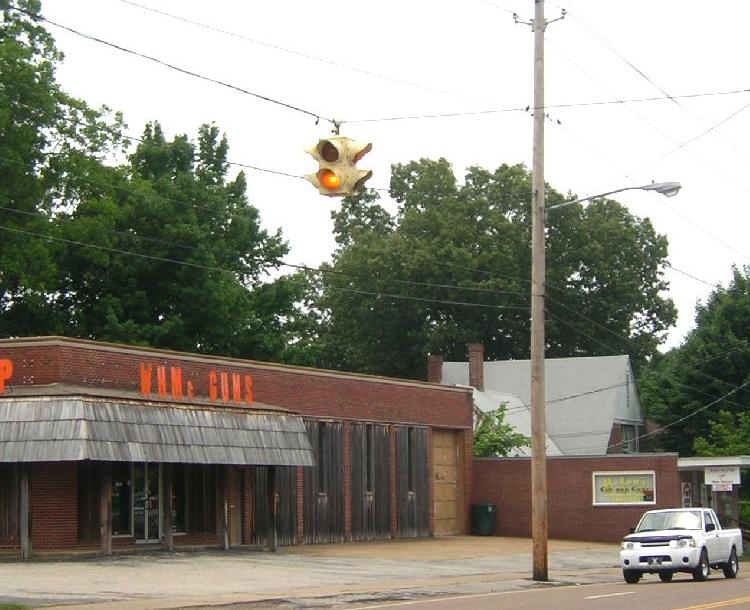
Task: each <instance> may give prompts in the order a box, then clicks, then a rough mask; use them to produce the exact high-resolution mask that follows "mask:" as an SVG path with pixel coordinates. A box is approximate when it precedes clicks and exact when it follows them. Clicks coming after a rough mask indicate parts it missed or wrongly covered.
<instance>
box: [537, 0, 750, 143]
mask: <svg viewBox="0 0 750 610" xmlns="http://www.w3.org/2000/svg"><path fill="white" fill-rule="evenodd" d="M552 4H555V3H554V2H552ZM567 14H568V15H569V16H571V17H572V18H573V20H574V21H575V22H577V23H579V24H580V25H581V26H582V27H583V28H584V29H585V30H586V31H587V32H588V33H589V34H590V35H591V36H593V37H594V38H595V39H596V40H597V41H598V42H599V43H600V44H602V46H604V47H605V48H606V49H608V50H609V51H610V52H611V53H613V54H614V55H615V56H616V57H617V58H618V59H620V60H621V61H622V62H623V63H624V64H625V65H626V66H628V67H629V68H630V69H631V70H633V71H634V72H635V73H636V74H637V75H638V76H639V77H641V78H642V79H643V80H645V81H646V82H647V83H649V84H650V85H651V86H653V87H654V88H655V89H656V90H657V91H659V92H660V93H662V94H663V95H665V96H666V97H667V98H668V99H669V100H670V101H672V102H673V103H674V104H675V105H676V106H677V107H678V108H680V110H682V111H683V112H684V113H685V114H687V115H688V116H690V117H691V118H693V119H694V120H696V121H698V122H699V123H701V124H702V125H703V126H704V127H708V126H709V124H708V122H706V121H705V120H704V119H703V118H702V117H700V116H699V115H697V114H696V113H694V112H693V111H691V110H690V109H689V108H688V107H687V106H685V104H682V103H681V102H680V101H679V100H680V98H679V97H678V96H673V95H671V94H670V93H668V92H667V91H666V89H664V87H662V86H661V85H659V84H658V83H657V82H656V81H654V80H653V79H652V78H651V77H649V76H648V75H647V74H646V73H645V71H644V70H641V69H640V68H639V67H638V66H636V65H635V64H634V63H633V62H632V61H630V60H629V59H628V58H627V57H625V56H624V55H623V54H622V53H621V52H620V51H618V50H617V49H615V48H614V47H613V46H612V45H611V44H610V43H609V41H608V40H607V39H606V37H605V36H603V35H601V34H600V33H598V32H597V31H596V30H594V28H593V27H592V26H591V25H590V24H588V23H587V22H586V20H584V19H583V18H582V17H581V16H580V14H578V12H577V11H567ZM723 139H724V140H726V141H727V142H729V143H730V144H731V145H732V146H733V147H734V148H735V150H738V151H739V152H741V153H742V154H743V155H745V156H747V154H748V153H747V151H745V150H744V149H743V148H742V147H741V146H740V145H739V144H737V143H736V142H735V141H734V140H732V139H731V138H728V137H726V136H723Z"/></svg>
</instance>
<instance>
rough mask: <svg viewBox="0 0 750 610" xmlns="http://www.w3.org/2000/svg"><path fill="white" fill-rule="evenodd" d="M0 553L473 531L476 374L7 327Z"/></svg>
mask: <svg viewBox="0 0 750 610" xmlns="http://www.w3.org/2000/svg"><path fill="white" fill-rule="evenodd" d="M0 424H2V425H0V549H4V550H6V551H7V552H10V553H14V554H15V553H20V554H21V555H22V556H23V557H28V556H30V555H31V554H32V552H36V551H44V550H52V549H86V548H90V549H101V551H102V552H104V553H109V552H111V550H112V548H113V547H114V548H145V547H147V546H149V545H163V546H165V547H166V548H173V547H175V546H181V545H195V544H204V545H206V544H212V545H219V546H220V547H222V548H227V547H229V546H235V545H266V546H271V547H275V545H276V544H279V543H280V544H295V543H301V542H307V543H315V542H335V541H347V540H364V539H373V538H395V537H405V536H425V535H432V534H451V533H464V532H466V531H467V530H468V515H469V504H468V503H469V501H470V498H471V485H472V459H471V447H472V398H471V391H470V389H468V388H456V387H447V386H441V385H437V384H430V383H420V382H413V381H405V380H396V379H388V378H380V377H373V376H365V375H355V374H348V373H337V372H332V371H324V370H316V369H309V368H302V367H292V366H283V365H276V364H269V363H261V362H254V361H246V360H238V359H231V358H219V357H210V356H201V355H194V354H185V353H177V352H170V351H164V350H154V349H147V348H138V347H130V346H122V345H114V344H108V343H100V342H92V341H84V340H74V339H66V338H59V337H38V338H28V339H8V340H0Z"/></svg>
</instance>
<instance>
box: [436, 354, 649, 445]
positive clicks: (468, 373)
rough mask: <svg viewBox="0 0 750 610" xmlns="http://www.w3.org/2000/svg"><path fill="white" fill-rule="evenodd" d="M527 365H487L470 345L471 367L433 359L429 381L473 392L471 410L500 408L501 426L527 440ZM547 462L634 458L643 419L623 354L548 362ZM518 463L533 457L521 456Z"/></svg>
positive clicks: (509, 362)
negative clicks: (611, 456) (614, 456)
mask: <svg viewBox="0 0 750 610" xmlns="http://www.w3.org/2000/svg"><path fill="white" fill-rule="evenodd" d="M530 367H531V365H530V361H529V360H506V361H500V362H485V361H484V348H483V346H482V345H481V344H479V343H472V344H470V345H469V361H468V362H443V360H442V358H441V357H439V356H431V357H430V360H429V362H428V381H432V382H436V383H442V384H445V385H457V386H467V385H468V386H471V387H473V388H474V404H475V408H476V409H478V410H479V411H481V412H486V411H489V410H492V409H496V408H498V407H499V406H500V405H501V404H505V405H506V408H507V415H506V421H507V422H508V423H510V424H511V425H513V426H514V427H515V428H516V429H517V431H518V432H520V433H522V434H525V435H527V436H529V435H530V434H531V381H530V380H531V370H530ZM545 396H546V401H545V402H546V432H547V443H546V444H547V454H548V455H551V456H553V455H605V454H608V453H637V452H639V450H640V448H641V447H640V445H641V439H640V438H639V437H640V435H642V434H643V433H644V432H645V429H646V428H645V426H646V422H645V417H644V413H643V409H642V407H641V403H640V399H639V397H638V388H637V384H636V382H635V377H634V375H633V369H632V366H631V364H630V358H629V357H628V356H627V355H620V356H597V357H579V358H548V359H546V360H545ZM516 455H519V456H523V455H530V450H529V449H526V450H519V452H518V453H517V454H516Z"/></svg>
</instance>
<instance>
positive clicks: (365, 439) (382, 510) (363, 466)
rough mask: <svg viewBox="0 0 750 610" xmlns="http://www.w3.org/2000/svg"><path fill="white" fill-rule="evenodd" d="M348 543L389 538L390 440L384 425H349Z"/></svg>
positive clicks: (386, 427)
mask: <svg viewBox="0 0 750 610" xmlns="http://www.w3.org/2000/svg"><path fill="white" fill-rule="evenodd" d="M350 429H351V447H352V477H351V481H352V540H377V539H386V538H390V537H391V503H390V488H391V482H390V468H389V461H388V454H389V447H390V439H389V430H388V426H387V425H385V424H363V423H353V424H351V426H350Z"/></svg>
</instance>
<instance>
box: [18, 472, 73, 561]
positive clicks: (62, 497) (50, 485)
mask: <svg viewBox="0 0 750 610" xmlns="http://www.w3.org/2000/svg"><path fill="white" fill-rule="evenodd" d="M77 472H78V464H76V463H75V462H44V463H36V464H33V465H32V467H31V481H30V488H31V524H32V525H31V546H32V549H43V548H45V549H63V548H72V547H75V546H77V544H78V503H77V493H78V492H77V488H78V479H77Z"/></svg>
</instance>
